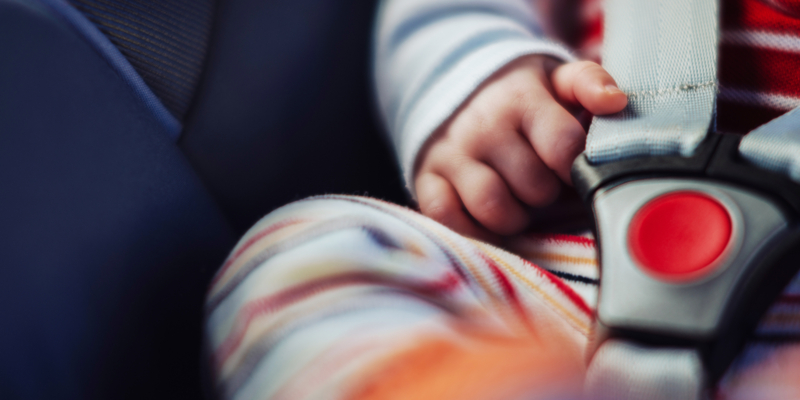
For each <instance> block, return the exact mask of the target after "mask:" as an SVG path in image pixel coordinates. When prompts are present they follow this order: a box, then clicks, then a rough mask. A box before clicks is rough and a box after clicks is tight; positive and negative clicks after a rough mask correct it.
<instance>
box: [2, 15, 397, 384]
mask: <svg viewBox="0 0 800 400" xmlns="http://www.w3.org/2000/svg"><path fill="white" fill-rule="evenodd" d="M58 1H61V2H62V3H64V1H63V0H0V38H2V40H0V321H2V327H1V328H0V398H3V399H16V398H24V399H59V398H80V399H86V398H137V399H143V398H146V399H160V398H169V399H176V398H178V399H180V398H199V397H201V396H202V391H201V379H200V371H201V369H202V368H201V367H202V366H201V362H200V359H201V357H200V348H201V320H202V301H203V295H204V292H205V289H206V285H207V282H208V281H209V279H210V277H211V275H212V274H213V273H214V271H215V270H216V268H217V267H218V266H219V265H220V264H221V262H222V260H223V259H224V257H225V255H226V254H227V252H228V251H229V250H230V248H231V246H232V245H233V244H234V243H235V240H236V238H237V236H238V234H239V232H241V231H242V229H245V228H246V227H247V226H248V225H250V224H251V223H252V222H253V221H254V220H255V219H256V218H258V217H260V216H261V215H263V214H265V213H267V212H268V211H270V210H271V209H272V208H274V207H276V206H278V205H280V204H282V203H285V202H287V201H290V200H292V199H295V198H299V197H302V196H307V195H311V194H317V193H323V192H345V193H364V192H369V193H370V194H374V195H378V196H380V197H384V198H388V199H390V200H395V201H404V197H403V192H402V189H401V188H400V184H399V179H398V178H397V175H396V171H395V169H394V166H393V162H392V160H391V157H390V156H389V153H388V150H387V149H386V146H385V145H384V143H383V142H382V141H381V139H380V136H379V134H378V132H377V129H376V125H375V123H374V120H373V118H372V114H371V113H372V111H371V108H370V106H369V94H368V84H367V79H368V76H367V71H368V65H367V53H368V49H367V45H368V40H369V38H368V37H369V25H370V20H371V17H372V12H373V10H374V5H373V4H372V2H367V1H344V0H342V1H333V0H330V1H323V0H298V1H291V2H289V1H287V2H269V1H255V0H231V1H224V2H220V4H218V5H217V8H216V11H215V12H214V18H213V20H214V21H213V24H212V28H211V34H210V36H209V44H208V48H207V54H206V55H205V59H204V61H203V67H202V68H201V73H200V75H199V78H197V86H196V88H195V89H194V92H193V95H192V96H191V98H190V99H189V100H188V102H187V103H186V104H188V105H187V106H186V109H185V111H184V112H183V113H181V112H178V111H176V110H178V108H175V107H174V105H169V103H168V102H166V101H164V102H161V101H160V99H159V96H162V97H163V96H165V95H163V93H162V92H161V91H160V90H159V89H158V88H156V85H154V84H152V82H150V83H148V82H147V79H142V78H144V76H145V73H142V74H138V73H136V75H137V76H139V78H138V79H139V80H138V81H137V80H136V79H135V78H131V76H130V75H126V74H129V73H130V72H131V71H134V72H136V68H132V69H131V66H135V63H134V62H133V61H129V63H128V64H125V65H127V69H126V67H125V65H123V64H120V59H114V58H113V57H110V56H109V55H108V54H107V53H104V52H103V48H102V46H100V47H98V44H97V43H96V42H92V41H91V40H89V39H87V36H86V35H85V33H81V32H80V30H79V29H76V26H75V25H74V21H73V22H70V20H69V19H68V18H65V17H64V15H62V14H59V13H58V12H55V11H54V9H53V8H52V7H51V6H52V4H53V3H55V2H58ZM87 3H88V2H87ZM48 4H49V5H50V6H48ZM87 7H88V6H87ZM84 12H85V10H84ZM83 15H86V14H83ZM95 26H96V25H95ZM103 35H105V34H103ZM106 37H108V36H106ZM114 47H115V48H117V49H118V50H119V48H118V47H116V46H114ZM119 53H121V54H122V55H123V57H130V56H129V55H128V56H125V54H124V51H121V50H119ZM115 60H116V61H115ZM126 60H127V58H126ZM137 82H138V83H137ZM142 82H144V87H145V88H146V89H148V90H143V89H142V87H141V86H138V85H139V84H142ZM151 85H152V86H151ZM148 93H149V94H148ZM164 98H165V97H164ZM154 99H156V101H154ZM178 137H179V139H178ZM176 140H178V141H177V142H176Z"/></svg>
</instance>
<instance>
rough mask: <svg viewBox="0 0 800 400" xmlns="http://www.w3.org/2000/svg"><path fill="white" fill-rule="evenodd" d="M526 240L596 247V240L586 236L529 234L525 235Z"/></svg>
mask: <svg viewBox="0 0 800 400" xmlns="http://www.w3.org/2000/svg"><path fill="white" fill-rule="evenodd" d="M525 238H526V239H531V240H538V241H547V242H555V243H570V244H580V245H582V246H586V247H595V241H594V239H590V238H587V237H584V236H575V235H564V234H559V233H551V234H542V233H529V234H527V235H525Z"/></svg>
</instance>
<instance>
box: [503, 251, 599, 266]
mask: <svg viewBox="0 0 800 400" xmlns="http://www.w3.org/2000/svg"><path fill="white" fill-rule="evenodd" d="M519 256H520V257H522V258H527V259H531V258H535V259H538V260H545V261H555V262H564V263H570V264H583V265H594V266H596V265H597V259H596V258H589V257H573V256H568V255H564V254H558V253H542V252H538V251H529V252H522V253H520V254H519Z"/></svg>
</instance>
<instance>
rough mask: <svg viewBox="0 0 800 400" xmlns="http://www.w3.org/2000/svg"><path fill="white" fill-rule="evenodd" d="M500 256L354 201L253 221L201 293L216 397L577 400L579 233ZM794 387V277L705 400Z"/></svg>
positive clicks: (593, 270)
mask: <svg viewBox="0 0 800 400" xmlns="http://www.w3.org/2000/svg"><path fill="white" fill-rule="evenodd" d="M507 247H508V248H509V249H510V250H511V252H509V251H506V250H502V249H499V248H496V247H494V246H491V245H488V244H486V243H482V242H478V241H475V240H471V239H468V238H465V237H462V236H460V235H458V234H456V233H454V232H452V231H450V230H449V229H447V228H445V227H444V226H442V225H439V224H438V223H436V222H434V221H432V220H430V219H428V218H426V217H424V216H422V215H420V214H418V213H415V212H413V211H411V210H409V209H406V208H402V207H399V206H396V205H393V204H389V203H386V202H382V201H379V200H374V199H369V198H364V197H350V196H323V197H315V198H310V199H306V200H303V201H299V202H295V203H292V204H289V205H287V206H285V207H283V208H281V209H279V210H277V211H275V212H273V213H271V214H269V215H267V216H266V217H264V218H263V219H262V220H261V221H259V222H258V223H257V224H256V225H255V226H254V227H253V228H252V229H250V231H249V232H248V233H247V234H245V236H244V237H243V238H242V239H241V241H240V242H239V244H238V245H237V246H236V248H235V249H234V250H233V251H232V253H231V255H230V256H229V257H228V260H227V261H226V262H225V264H224V265H223V266H222V268H221V269H220V270H219V272H218V273H217V275H216V277H215V278H214V280H213V283H212V285H211V288H210V290H209V293H208V298H207V304H206V341H207V346H208V353H209V354H210V358H211V359H210V363H211V365H212V370H213V376H214V385H215V389H216V393H217V395H218V396H219V397H220V398H224V399H449V398H452V399H521V398H525V399H556V398H558V399H577V398H583V396H584V394H583V389H582V380H583V374H584V369H585V364H586V356H587V354H586V349H587V347H588V346H589V343H590V341H591V336H592V323H593V309H594V305H595V297H596V293H597V279H598V270H597V260H596V258H595V257H596V256H595V247H594V240H593V238H592V237H591V235H589V234H586V235H578V236H571V235H525V236H520V237H518V238H516V239H514V240H512V241H511V242H510V243H509V244H508V246H507ZM515 254H518V255H515ZM796 377H800V279H797V278H796V279H795V280H794V281H793V282H792V283H791V284H790V285H789V287H788V289H787V290H786V291H785V293H784V295H783V296H782V297H781V298H780V300H779V301H778V302H777V304H775V305H774V306H773V307H772V309H771V310H770V311H769V313H768V314H767V315H766V317H765V318H764V320H763V322H762V323H761V325H760V327H759V329H758V331H757V333H756V336H755V337H754V338H753V340H752V342H751V343H750V344H749V345H748V347H747V348H746V349H745V351H744V352H743V354H742V355H741V356H740V358H739V359H738V360H737V361H736V362H735V363H734V365H733V366H732V367H731V369H730V371H729V372H728V373H727V375H726V376H725V377H724V379H723V380H722V381H721V382H720V384H719V387H718V388H717V390H716V393H715V394H714V396H715V398H718V399H772V398H775V399H778V398H780V399H798V398H800V384H798V382H796V381H797V379H796ZM587 396H588V397H589V398H591V394H588V395H587Z"/></svg>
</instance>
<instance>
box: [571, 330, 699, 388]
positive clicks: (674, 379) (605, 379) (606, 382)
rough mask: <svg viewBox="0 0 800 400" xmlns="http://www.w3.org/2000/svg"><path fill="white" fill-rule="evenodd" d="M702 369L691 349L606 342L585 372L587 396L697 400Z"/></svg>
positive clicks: (695, 353)
mask: <svg viewBox="0 0 800 400" xmlns="http://www.w3.org/2000/svg"><path fill="white" fill-rule="evenodd" d="M703 375H704V373H703V366H702V364H701V362H700V357H699V356H698V355H697V352H696V351H695V350H691V349H651V348H646V347H642V346H638V345H635V344H632V343H629V342H624V341H618V340H608V341H606V342H605V343H603V345H602V346H601V347H600V349H598V350H597V353H595V355H594V358H593V359H592V365H590V366H589V369H588V370H587V372H586V388H587V395H588V396H587V397H589V398H591V399H596V400H673V399H681V400H685V399H699V398H701V396H702V393H703V390H704V382H703Z"/></svg>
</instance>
